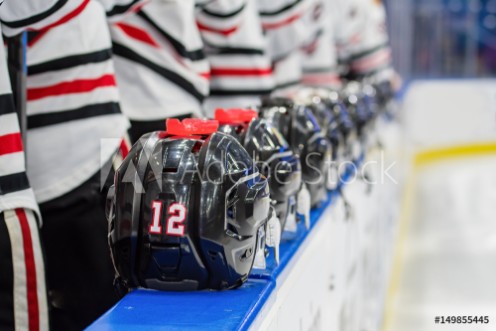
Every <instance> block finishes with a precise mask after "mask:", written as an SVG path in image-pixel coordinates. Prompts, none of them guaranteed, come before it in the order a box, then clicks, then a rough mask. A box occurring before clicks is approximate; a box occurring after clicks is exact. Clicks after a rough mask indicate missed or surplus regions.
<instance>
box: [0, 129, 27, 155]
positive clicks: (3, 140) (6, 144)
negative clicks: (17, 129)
mask: <svg viewBox="0 0 496 331" xmlns="http://www.w3.org/2000/svg"><path fill="white" fill-rule="evenodd" d="M18 152H22V138H21V134H20V133H11V134H6V135H4V136H0V155H6V154H12V153H18Z"/></svg>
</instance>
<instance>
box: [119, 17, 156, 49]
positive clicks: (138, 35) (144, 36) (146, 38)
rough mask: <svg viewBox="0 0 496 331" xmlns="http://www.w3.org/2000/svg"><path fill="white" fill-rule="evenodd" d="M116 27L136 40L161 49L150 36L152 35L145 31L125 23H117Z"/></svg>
mask: <svg viewBox="0 0 496 331" xmlns="http://www.w3.org/2000/svg"><path fill="white" fill-rule="evenodd" d="M115 26H117V27H119V28H120V29H121V30H122V32H124V33H125V34H126V35H128V36H129V37H131V38H133V39H135V40H139V41H141V42H143V43H145V44H148V45H150V46H153V47H155V48H160V45H159V44H158V43H157V42H156V41H155V39H153V38H152V36H150V34H149V33H148V32H147V31H145V30H143V29H140V28H138V27H135V26H132V25H129V24H125V23H115Z"/></svg>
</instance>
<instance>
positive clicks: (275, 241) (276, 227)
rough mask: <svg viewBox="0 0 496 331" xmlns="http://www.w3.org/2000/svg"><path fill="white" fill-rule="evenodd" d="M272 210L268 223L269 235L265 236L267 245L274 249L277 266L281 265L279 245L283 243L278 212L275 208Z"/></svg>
mask: <svg viewBox="0 0 496 331" xmlns="http://www.w3.org/2000/svg"><path fill="white" fill-rule="evenodd" d="M270 209H271V214H272V215H271V217H270V219H269V221H268V222H267V233H266V236H265V244H266V245H267V246H268V247H272V248H273V249H274V258H275V260H276V264H279V244H280V243H281V233H282V229H281V222H280V221H279V218H278V217H277V216H276V211H275V210H274V208H273V207H271V208H270Z"/></svg>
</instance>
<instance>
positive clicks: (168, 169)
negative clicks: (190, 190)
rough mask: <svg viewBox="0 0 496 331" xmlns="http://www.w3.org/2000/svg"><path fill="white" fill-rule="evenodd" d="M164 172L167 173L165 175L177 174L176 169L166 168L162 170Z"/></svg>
mask: <svg viewBox="0 0 496 331" xmlns="http://www.w3.org/2000/svg"><path fill="white" fill-rule="evenodd" d="M164 172H167V173H176V172H177V168H172V167H167V168H164Z"/></svg>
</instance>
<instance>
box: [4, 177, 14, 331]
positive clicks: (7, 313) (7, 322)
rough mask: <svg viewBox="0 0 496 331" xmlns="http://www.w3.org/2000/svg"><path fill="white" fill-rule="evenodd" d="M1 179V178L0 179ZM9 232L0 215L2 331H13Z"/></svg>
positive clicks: (12, 291) (11, 265)
mask: <svg viewBox="0 0 496 331" xmlns="http://www.w3.org/2000/svg"><path fill="white" fill-rule="evenodd" d="M0 178H1V177H0ZM11 245H12V244H11V241H10V236H9V230H8V228H7V224H5V216H4V213H0V270H2V277H0V325H2V330H3V329H5V330H8V331H14V330H15V329H16V328H15V319H14V265H13V262H12V246H11Z"/></svg>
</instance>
